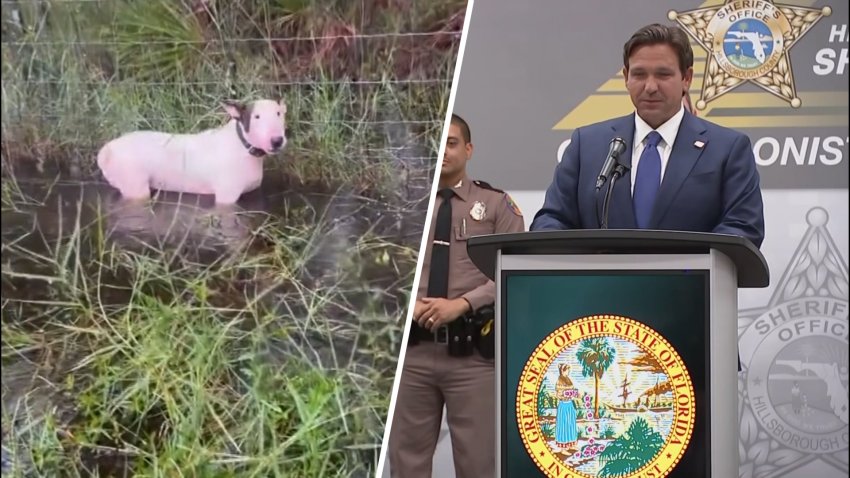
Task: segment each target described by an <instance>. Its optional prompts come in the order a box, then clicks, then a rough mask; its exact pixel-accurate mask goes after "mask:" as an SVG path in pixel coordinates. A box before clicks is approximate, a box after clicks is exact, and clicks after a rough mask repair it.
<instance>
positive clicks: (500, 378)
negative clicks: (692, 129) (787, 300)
mask: <svg viewBox="0 0 850 478" xmlns="http://www.w3.org/2000/svg"><path fill="white" fill-rule="evenodd" d="M467 248H468V251H469V255H470V258H471V259H472V261H473V263H475V265H476V266H477V267H478V268H479V269H480V270H481V271H482V272H484V274H486V275H487V276H488V277H490V278H491V279H493V280H494V281H495V282H496V286H497V295H496V321H495V334H496V335H495V340H496V392H497V400H496V404H497V406H496V409H497V411H496V417H495V419H496V424H497V430H498V433H497V434H496V437H495V442H494V446H495V447H496V456H497V460H498V464H497V476H499V477H505V478H508V477H509V478H526V477H533V476H550V477H559V478H562V477H585V476H586V477H591V476H592V477H597V476H602V477H604V476H625V477H643V478H651V477H652V478H660V477H664V476H675V477H679V476H682V477H722V478H728V477H734V476H738V433H737V432H738V424H737V410H738V403H737V401H738V396H737V393H738V392H737V388H738V385H737V371H738V354H737V317H738V316H737V312H738V307H737V298H738V296H737V294H738V288H739V287H766V286H767V285H768V283H769V272H768V267H767V263H766V261H765V259H764V257H763V256H762V254H761V253H760V252H759V250H758V249H757V248H756V247H755V246H754V245H753V244H752V243H751V242H750V241H748V240H746V239H744V238H741V237H737V236H729V235H719V234H704V233H691V232H674V231H652V230H573V231H543V232H526V233H518V234H497V235H488V236H479V237H474V238H471V239H470V240H469V241H468V244H467Z"/></svg>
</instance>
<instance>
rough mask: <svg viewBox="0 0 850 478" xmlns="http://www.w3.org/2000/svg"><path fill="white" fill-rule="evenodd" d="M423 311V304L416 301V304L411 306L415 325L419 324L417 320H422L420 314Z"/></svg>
mask: <svg viewBox="0 0 850 478" xmlns="http://www.w3.org/2000/svg"><path fill="white" fill-rule="evenodd" d="M424 311H425V302H422V301H421V300H419V299H417V300H416V303H415V304H414V305H413V321H414V322H416V323H417V324H418V323H419V319H421V318H422V312H424Z"/></svg>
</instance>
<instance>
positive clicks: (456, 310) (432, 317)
mask: <svg viewBox="0 0 850 478" xmlns="http://www.w3.org/2000/svg"><path fill="white" fill-rule="evenodd" d="M420 303H421V304H422V305H421V306H420ZM470 308H471V307H470V305H469V302H467V301H466V299H464V298H462V297H460V298H457V299H451V300H449V299H442V298H434V297H426V298H424V299H422V300H421V301H417V302H416V306H415V307H414V311H413V317H414V320H416V323H418V324H419V325H420V326H421V327H423V328H425V329H427V330H429V331H431V332H434V331H435V330H437V329H438V328H440V327H442V326H443V325H446V324H448V323H449V322H451V321H453V320H456V319H457V318H458V317H460V316H461V315H463V314H464V313H466V312H468V311H469V310H470Z"/></svg>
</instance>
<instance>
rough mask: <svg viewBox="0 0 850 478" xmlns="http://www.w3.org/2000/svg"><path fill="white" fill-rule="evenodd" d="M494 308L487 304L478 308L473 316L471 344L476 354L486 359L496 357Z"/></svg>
mask: <svg viewBox="0 0 850 478" xmlns="http://www.w3.org/2000/svg"><path fill="white" fill-rule="evenodd" d="M495 320H496V307H495V304H488V305H485V306H482V307H480V308H479V309H478V310H477V311H475V314H474V315H473V319H472V322H473V328H474V329H475V336H474V338H473V343H474V344H475V348H477V349H478V353H479V354H481V356H482V357H484V358H486V359H491V358H493V357H495V356H496V325H495Z"/></svg>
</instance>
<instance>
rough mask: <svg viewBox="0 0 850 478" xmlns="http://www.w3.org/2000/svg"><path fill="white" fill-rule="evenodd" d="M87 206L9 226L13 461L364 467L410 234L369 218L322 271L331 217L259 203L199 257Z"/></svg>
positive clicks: (194, 467)
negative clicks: (387, 233)
mask: <svg viewBox="0 0 850 478" xmlns="http://www.w3.org/2000/svg"><path fill="white" fill-rule="evenodd" d="M37 202H38V201H37V200H32V201H30V203H37ZM21 203H22V201H15V204H16V207H18V208H19V210H21V209H25V208H21V206H19V205H20V204H21ZM83 207H84V206H83V205H82V203H80V205H79V210H78V211H79V212H78V214H76V215H75V216H72V217H66V218H64V220H63V221H62V224H63V226H62V227H61V228H60V227H59V226H57V228H58V229H60V230H59V231H56V236H57V237H60V238H61V239H59V240H58V241H49V240H48V241H44V242H41V241H38V240H36V241H33V240H27V238H25V237H24V238H19V239H18V240H16V241H11V242H5V241H4V252H3V254H4V258H8V259H6V261H7V263H6V264H4V266H3V295H4V303H3V309H2V312H3V316H2V321H3V338H2V341H3V347H2V348H3V353H2V360H3V368H4V387H6V386H10V387H12V389H6V388H4V402H8V403H14V404H15V406H14V407H11V408H7V407H6V406H4V416H3V422H4V426H6V425H8V424H17V426H14V425H12V426H11V429H12V430H13V431H14V433H13V434H11V435H9V437H8V438H6V437H4V446H6V447H7V448H9V450H10V453H11V454H12V455H13V456H15V457H17V460H19V463H18V464H17V465H16V469H17V470H27V473H28V474H27V475H26V476H57V473H59V472H60V471H61V472H62V473H67V475H63V476H97V475H94V474H93V473H95V470H99V471H100V472H105V471H108V470H110V469H113V470H114V469H124V467H127V469H129V470H131V471H132V474H131V476H163V477H164V476H258V477H260V476H262V477H284V476H366V474H367V473H369V472H370V471H371V469H372V468H371V467H372V466H373V465H374V463H375V462H376V461H377V452H378V449H379V447H380V441H381V436H382V434H383V423H384V416H385V413H386V410H387V407H388V401H389V394H388V392H389V389H390V387H391V383H392V375H393V372H394V356H395V354H397V352H398V345H399V342H400V339H401V338H400V336H399V319H400V316H399V313H400V312H399V311H400V310H402V309H403V303H406V297H404V294H403V292H402V291H403V289H404V287H406V286H407V284H409V283H410V281H411V280H412V270H413V265H414V264H415V258H416V254H415V251H414V250H412V249H411V248H410V247H406V246H401V245H398V244H395V243H393V242H390V241H388V240H387V238H386V237H382V236H381V235H379V234H376V232H377V231H372V232H370V231H366V232H364V233H362V234H359V235H358V236H357V237H355V238H348V240H350V241H351V243H350V245H349V247H348V248H347V250H346V253H345V260H342V261H339V265H338V267H337V268H336V270H335V271H334V273H333V274H326V275H325V276H323V277H322V278H320V279H319V280H317V279H316V278H315V277H311V276H309V275H308V274H306V273H305V272H304V270H305V268H306V266H307V265H308V264H309V263H310V262H311V261H313V260H314V259H315V258H316V256H317V255H321V254H323V252H322V251H319V250H317V248H316V247H315V245H316V236H317V235H323V234H324V235H327V234H332V226H331V225H330V224H331V222H332V221H331V218H327V217H325V218H322V217H321V216H319V217H317V218H316V217H314V220H313V221H309V224H308V222H307V221H304V222H298V221H295V220H293V218H295V217H306V216H308V215H310V213H309V212H308V211H296V210H292V211H290V212H291V214H279V215H268V216H264V217H263V218H261V219H257V218H256V217H255V218H253V220H254V221H259V224H256V225H254V226H253V227H252V231H253V237H252V238H251V239H250V240H249V241H247V242H242V243H238V244H235V245H231V246H230V247H228V248H226V250H225V252H221V251H220V252H219V253H218V254H217V255H216V257H217V259H216V260H213V261H202V262H198V261H197V260H196V259H193V258H191V257H187V255H186V254H177V253H175V249H172V248H163V249H162V250H157V249H156V248H155V247H152V246H147V247H145V248H141V249H132V248H119V247H118V246H117V245H116V244H115V241H114V240H112V239H110V238H109V237H108V235H109V232H108V229H107V228H106V226H105V224H106V222H107V221H106V219H107V218H106V217H104V216H103V215H102V214H100V213H97V214H94V215H86V214H83V212H82V208H83ZM305 213H306V214H305ZM86 218H87V219H86ZM315 219H318V221H317V222H316V221H315ZM294 223H295V224H294ZM34 234H38V233H34ZM30 239H32V238H30ZM324 253H326V251H325V252H324ZM388 270H396V271H397V272H396V273H395V274H391V275H389V277H394V280H393V281H392V282H386V281H385V280H384V279H385V278H386V277H387V276H388V274H387V272H386V271H388ZM380 271H384V272H380ZM369 274H372V275H375V274H377V275H378V276H380V279H381V280H379V281H374V282H372V283H370V281H369V280H365V281H364V277H366V278H368V276H369ZM381 282H383V283H382V284H380V285H381V286H382V287H379V283H381ZM22 370H23V371H26V372H21V371H22ZM22 373H29V374H30V375H26V376H24V377H18V380H17V381H16V380H15V376H16V375H20V374H22ZM10 377H11V378H12V383H13V384H12V385H8V383H7V382H9V379H10ZM47 403H49V405H47ZM47 407H50V408H49V409H47ZM119 465H120V466H119ZM21 476H23V475H21ZM100 476H107V475H100Z"/></svg>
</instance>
